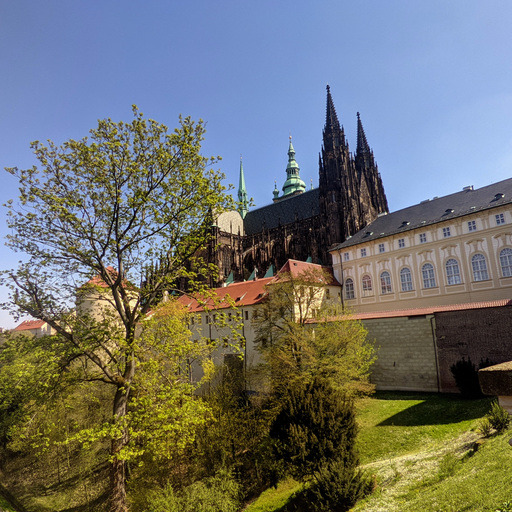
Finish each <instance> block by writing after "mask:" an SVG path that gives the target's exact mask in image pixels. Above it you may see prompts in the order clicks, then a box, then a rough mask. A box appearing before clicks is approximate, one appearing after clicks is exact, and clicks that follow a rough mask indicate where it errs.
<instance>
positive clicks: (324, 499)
mask: <svg viewBox="0 0 512 512" xmlns="http://www.w3.org/2000/svg"><path fill="white" fill-rule="evenodd" d="M372 488H373V482H372V479H371V478H370V477H368V476H367V475H366V474H364V473H363V472H361V471H359V470H356V469H355V468H354V467H348V466H346V465H345V464H344V463H343V462H342V461H339V460H336V461H334V462H330V463H328V464H326V465H325V466H324V467H323V468H322V469H321V470H320V471H319V472H318V473H317V474H316V479H315V481H314V482H313V483H312V484H311V485H310V487H309V489H308V490H307V491H306V495H305V501H306V503H307V504H308V506H309V508H308V510H313V511H315V512H345V511H347V510H350V509H351V508H352V507H353V506H354V505H355V504H356V502H357V501H358V500H360V499H361V498H363V497H364V496H366V495H368V494H370V493H371V491H372Z"/></svg>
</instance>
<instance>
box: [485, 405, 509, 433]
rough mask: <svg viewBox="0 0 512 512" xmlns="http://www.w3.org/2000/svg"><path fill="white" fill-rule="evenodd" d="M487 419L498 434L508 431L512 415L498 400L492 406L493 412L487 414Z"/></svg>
mask: <svg viewBox="0 0 512 512" xmlns="http://www.w3.org/2000/svg"><path fill="white" fill-rule="evenodd" d="M486 418H487V419H488V420H489V423H490V425H491V427H492V428H494V429H495V430H496V432H498V434H500V433H501V432H504V431H505V430H507V428H508V425H509V423H510V415H509V414H508V412H507V411H506V410H505V409H503V407H501V405H500V404H499V403H498V402H497V401H496V400H495V401H494V402H493V403H492V404H491V410H490V411H489V412H488V413H487V415H486Z"/></svg>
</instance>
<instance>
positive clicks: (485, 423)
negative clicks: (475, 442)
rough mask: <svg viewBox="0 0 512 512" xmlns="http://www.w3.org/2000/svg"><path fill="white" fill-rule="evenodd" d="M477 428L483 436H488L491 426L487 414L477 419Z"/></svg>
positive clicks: (490, 432)
mask: <svg viewBox="0 0 512 512" xmlns="http://www.w3.org/2000/svg"><path fill="white" fill-rule="evenodd" d="M477 429H478V432H480V434H482V435H483V436H484V437H489V436H490V435H491V434H492V429H493V427H492V425H491V422H490V421H489V418H488V417H487V416H484V417H483V418H481V419H480V420H479V421H478V426H477Z"/></svg>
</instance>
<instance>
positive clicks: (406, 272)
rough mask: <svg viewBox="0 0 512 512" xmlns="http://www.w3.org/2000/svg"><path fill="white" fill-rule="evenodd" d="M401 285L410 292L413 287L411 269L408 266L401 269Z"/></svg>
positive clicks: (403, 289) (405, 290)
mask: <svg viewBox="0 0 512 512" xmlns="http://www.w3.org/2000/svg"><path fill="white" fill-rule="evenodd" d="M400 285H401V286H402V291H403V292H410V291H411V290H412V289H413V288H412V275H411V270H410V269H409V268H407V267H404V268H403V269H402V270H400Z"/></svg>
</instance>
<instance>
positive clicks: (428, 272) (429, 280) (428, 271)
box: [421, 263, 436, 288]
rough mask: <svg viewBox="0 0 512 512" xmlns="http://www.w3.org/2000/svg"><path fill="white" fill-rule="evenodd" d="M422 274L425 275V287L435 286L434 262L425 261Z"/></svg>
mask: <svg viewBox="0 0 512 512" xmlns="http://www.w3.org/2000/svg"><path fill="white" fill-rule="evenodd" d="M421 275H422V276H423V288H435V287H436V276H435V274H434V265H432V263H425V265H423V267H422V268H421Z"/></svg>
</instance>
